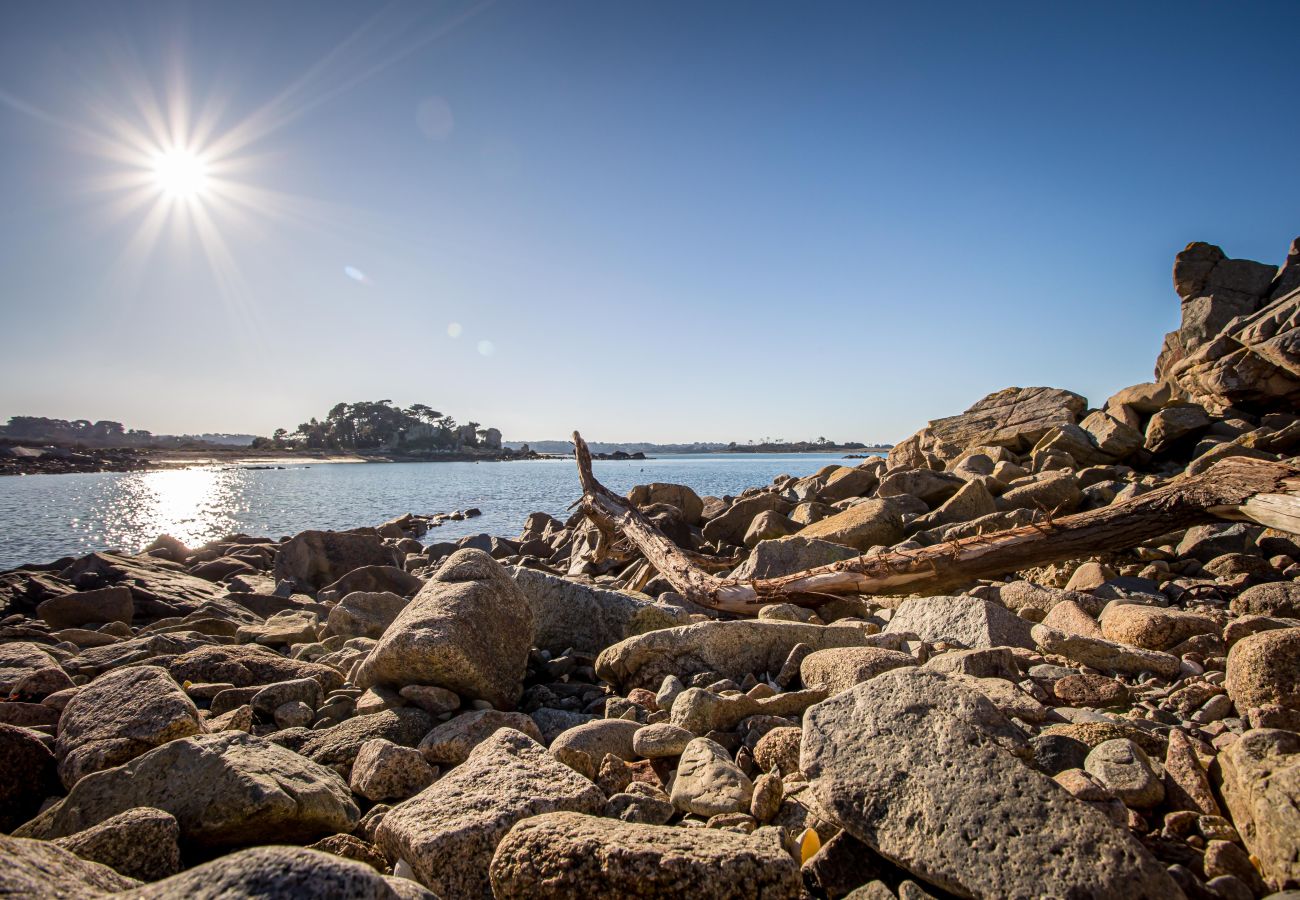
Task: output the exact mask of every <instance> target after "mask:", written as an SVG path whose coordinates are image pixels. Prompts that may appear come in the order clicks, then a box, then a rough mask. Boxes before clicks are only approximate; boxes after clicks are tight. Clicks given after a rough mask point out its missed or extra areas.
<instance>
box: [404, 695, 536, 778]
mask: <svg viewBox="0 0 1300 900" xmlns="http://www.w3.org/2000/svg"><path fill="white" fill-rule="evenodd" d="M502 728H513V729H514V730H515V731H522V732H523V733H524V734H526V735H528V736H529V737H530V738H532V739H533V740H535V741H537V742H539V743H542V742H543V741H542V732H541V730H540V729H539V728H538V727H537V723H536V722H534V721H533V720H532V718H530V717H529V716H528V715H526V714H524V713H519V712H501V711H499V710H495V709H477V710H473V711H472V712H466V713H461V714H460V715H458V716H456V717H455V718H454V719H451V720H449V721H447V722H443V723H442V724H441V725H439V726H437V727H436V728H434V729H433V730H432V731H430V732H429V733H428V734H426V735H425V736H424V738H423V739H422V740H421V741H420V747H419V750H420V753H421V754H423V756H424V758H425V759H426V760H428V761H429V762H430V763H432V764H434V765H439V766H444V767H450V766H458V765H460V764H461V763H463V762H464V761H465V760H466V759H468V758H469V754H470V751H471V750H473V749H474V748H475V747H477V746H478V745H479V744H481V743H483V741H484V740H486V739H487V738H488V737H489V736H490V735H492V734H495V733H496V732H497V731H499V730H501V729H502Z"/></svg>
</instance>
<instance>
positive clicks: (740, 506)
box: [701, 493, 794, 545]
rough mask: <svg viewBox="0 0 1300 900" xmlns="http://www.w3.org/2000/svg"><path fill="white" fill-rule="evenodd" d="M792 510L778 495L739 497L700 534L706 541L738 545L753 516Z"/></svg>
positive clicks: (708, 523)
mask: <svg viewBox="0 0 1300 900" xmlns="http://www.w3.org/2000/svg"><path fill="white" fill-rule="evenodd" d="M793 508H794V504H793V503H791V502H790V501H788V500H786V499H784V498H783V497H781V496H780V495H779V494H771V493H763V494H755V495H753V496H750V497H741V498H740V499H739V500H737V501H736V502H735V503H733V504H732V505H731V507H730V508H728V509H727V510H726V511H725V512H723V513H722V514H720V515H718V516H715V517H714V518H712V519H710V520H709V521H708V522H706V523H705V524H704V528H703V530H702V532H701V533H702V535H703V537H704V539H705V540H706V541H711V542H713V543H719V542H721V543H724V544H736V545H739V544H740V543H741V541H743V540H744V539H745V532H746V531H747V530H748V529H749V523H750V522H752V521H753V520H754V516H756V515H758V514H759V513H761V512H767V511H768V510H775V511H776V512H779V513H788V512H790V510H791V509H793Z"/></svg>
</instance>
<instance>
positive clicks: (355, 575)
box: [316, 566, 424, 603]
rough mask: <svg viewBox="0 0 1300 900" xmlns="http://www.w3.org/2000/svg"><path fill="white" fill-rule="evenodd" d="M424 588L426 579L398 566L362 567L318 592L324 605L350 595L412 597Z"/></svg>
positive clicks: (317, 594) (317, 597) (317, 596)
mask: <svg viewBox="0 0 1300 900" xmlns="http://www.w3.org/2000/svg"><path fill="white" fill-rule="evenodd" d="M422 587H424V579H423V578H420V577H419V576H418V575H412V574H411V573H410V572H407V571H406V570H405V569H399V568H398V567H397V566H362V567H361V568H359V569H353V570H352V571H351V572H348V573H347V574H346V575H344V576H343V577H342V578H340V579H339V580H338V581H335V582H333V583H331V584H327V585H325V587H323V588H321V589H320V590H319V591H317V592H316V599H318V600H320V602H322V603H329V602H332V601H335V600H342V599H343V598H344V597H346V596H347V595H348V594H353V593H362V594H397V595H398V596H399V597H408V598H409V597H412V596H414V595H415V592H416V591H418V590H419V589H420V588H422Z"/></svg>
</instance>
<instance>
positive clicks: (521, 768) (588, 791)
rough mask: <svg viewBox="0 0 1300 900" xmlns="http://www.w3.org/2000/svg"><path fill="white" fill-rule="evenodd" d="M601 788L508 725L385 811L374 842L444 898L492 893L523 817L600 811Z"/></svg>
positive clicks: (601, 804)
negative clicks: (492, 869) (506, 846)
mask: <svg viewBox="0 0 1300 900" xmlns="http://www.w3.org/2000/svg"><path fill="white" fill-rule="evenodd" d="M604 807H605V795H604V794H602V793H601V791H600V789H599V788H598V787H596V786H595V785H594V784H592V783H591V782H590V781H588V780H587V779H586V778H583V777H582V776H581V775H579V774H578V773H576V772H574V771H573V770H572V769H570V768H569V767H568V766H566V765H564V764H563V763H561V762H559V761H557V760H556V759H555V758H554V757H553V756H551V754H550V753H548V752H547V751H546V748H544V747H543V746H542V745H541V744H539V743H537V742H536V741H534V740H533V739H532V738H530V737H528V736H527V735H525V734H522V733H521V732H518V731H514V730H513V729H502V730H501V731H498V732H496V733H495V734H493V735H492V736H491V737H489V738H488V739H487V740H485V741H483V743H481V744H479V745H478V746H477V747H475V748H474V750H473V751H472V752H471V753H470V755H469V758H468V759H466V760H465V762H463V763H462V764H461V765H459V766H457V767H456V768H454V769H452V770H451V772H449V773H448V774H447V775H445V776H443V777H442V778H441V779H439V780H438V781H435V782H434V783H433V784H431V785H430V786H429V787H427V788H425V789H424V790H423V791H421V792H420V793H419V794H417V795H416V796H414V797H412V798H411V799H410V800H407V801H406V802H404V803H400V804H398V805H397V806H394V807H393V808H392V809H391V810H389V811H388V812H387V813H385V815H384V818H383V821H382V822H381V823H380V825H379V828H378V830H377V831H376V834H375V841H376V842H377V843H378V844H379V845H380V846H381V847H382V848H383V849H384V850H385V852H386V853H388V854H389V856H390V857H391V858H397V859H400V860H403V861H405V863H406V864H407V865H409V866H410V867H411V869H412V871H413V872H414V874H415V877H416V878H417V879H418V880H419V881H420V883H421V884H424V885H426V886H427V887H429V888H430V889H432V890H433V891H434V892H435V893H436V894H438V895H439V896H440V897H482V896H485V895H488V894H489V893H490V890H491V887H490V883H489V880H488V866H489V865H490V864H491V862H492V854H493V853H494V852H495V851H496V848H497V844H498V843H500V841H501V839H502V838H503V837H505V835H506V832H508V831H509V830H510V828H511V826H513V825H514V824H515V823H516V822H518V821H520V820H522V819H528V818H531V817H533V816H539V815H542V814H543V813H549V812H558V811H566V812H578V813H587V814H590V815H597V814H599V812H600V811H601V810H603V809H604Z"/></svg>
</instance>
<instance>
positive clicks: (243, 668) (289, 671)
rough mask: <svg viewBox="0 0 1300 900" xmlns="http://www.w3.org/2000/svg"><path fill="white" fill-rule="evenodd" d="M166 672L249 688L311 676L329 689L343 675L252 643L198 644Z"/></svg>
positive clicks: (334, 687)
mask: <svg viewBox="0 0 1300 900" xmlns="http://www.w3.org/2000/svg"><path fill="white" fill-rule="evenodd" d="M106 649H109V648H106ZM167 671H168V672H170V673H171V676H172V678H174V679H176V681H177V682H178V683H180V682H186V681H190V682H193V683H195V684H233V685H235V686H236V687H250V686H252V685H257V684H276V683H277V682H281V681H290V680H292V679H295V678H311V679H314V680H315V681H316V682H317V683H318V684H319V685H320V686H321V690H323V691H333V690H337V689H338V688H341V687H342V686H343V676H342V674H340V673H339V672H338V671H337V670H336V669H331V668H330V667H329V666H325V665H320V664H319V663H310V662H303V661H302V660H298V659H286V658H285V657H283V656H281V655H280V654H278V653H276V652H275V651H274V650H271V649H269V648H267V647H259V646H255V645H252V644H245V645H241V646H237V647H225V646H216V647H199V648H197V649H195V650H191V651H189V652H188V653H183V654H181V655H180V656H178V657H176V658H175V659H174V660H172V661H171V662H169V663H168V664H167Z"/></svg>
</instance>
